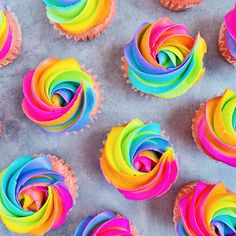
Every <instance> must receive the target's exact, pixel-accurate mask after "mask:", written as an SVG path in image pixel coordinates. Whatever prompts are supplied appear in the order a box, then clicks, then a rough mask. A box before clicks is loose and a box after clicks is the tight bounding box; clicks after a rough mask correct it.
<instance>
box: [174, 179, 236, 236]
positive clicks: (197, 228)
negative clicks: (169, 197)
mask: <svg viewBox="0 0 236 236" xmlns="http://www.w3.org/2000/svg"><path fill="white" fill-rule="evenodd" d="M235 208H236V194H234V193H233V192H231V191H230V190H228V189H227V188H226V187H225V186H224V185H223V183H221V182H219V183H217V184H208V183H204V182H198V183H195V184H188V185H186V186H184V187H183V188H182V189H181V190H180V192H179V193H178V195H177V197H176V201H175V206H174V223H175V226H176V231H177V234H178V235H179V236H192V235H196V236H231V235H236V215H235Z"/></svg>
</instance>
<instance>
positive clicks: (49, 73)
mask: <svg viewBox="0 0 236 236" xmlns="http://www.w3.org/2000/svg"><path fill="white" fill-rule="evenodd" d="M23 93H24V99H23V103H22V108H23V111H24V113H25V114H26V115H27V116H28V118H30V119H31V120H32V121H33V122H35V123H37V124H38V125H39V126H40V127H41V128H42V130H43V131H44V132H46V133H50V134H60V133H65V132H72V131H78V130H80V129H82V128H83V127H85V126H86V125H87V124H88V123H89V122H91V121H92V119H93V118H95V117H96V112H97V111H98V108H99V105H100V95H99V87H98V85H97V83H96V81H95V80H94V78H93V77H92V76H91V75H90V74H89V73H88V72H86V71H85V70H84V69H83V68H81V67H80V65H79V63H78V61H77V60H76V59H73V58H68V59H62V60H59V59H56V58H48V59H46V60H44V61H43V62H42V63H41V64H40V65H39V66H38V67H37V68H36V69H35V70H33V71H30V72H28V73H27V74H26V76H25V78H24V81H23Z"/></svg>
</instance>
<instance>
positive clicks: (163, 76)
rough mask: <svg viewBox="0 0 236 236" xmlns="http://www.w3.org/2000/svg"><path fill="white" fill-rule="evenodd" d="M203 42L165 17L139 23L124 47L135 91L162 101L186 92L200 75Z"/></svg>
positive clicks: (202, 70) (204, 48)
mask: <svg viewBox="0 0 236 236" xmlns="http://www.w3.org/2000/svg"><path fill="white" fill-rule="evenodd" d="M206 50H207V48H206V43H205V40H204V39H203V38H202V37H201V36H200V34H198V35H197V37H196V39H194V38H192V37H190V36H189V34H188V30H187V27H186V26H185V25H180V24H174V23H173V22H172V21H171V20H170V19H169V18H161V19H159V20H157V21H155V22H154V23H151V24H150V23H143V24H142V25H141V26H140V28H139V29H138V31H137V32H136V34H135V37H134V39H133V40H132V41H131V42H130V43H128V44H127V45H126V46H125V49H124V55H125V63H126V64H127V67H126V68H127V70H128V71H126V72H127V74H128V77H129V80H130V82H131V84H132V85H133V86H134V88H135V89H137V90H139V91H141V92H144V93H146V94H151V95H154V96H158V97H163V98H172V97H177V96H180V95H182V94H183V93H185V92H186V91H187V90H189V89H190V88H191V87H192V86H193V85H194V84H195V83H196V82H197V81H198V80H199V79H200V78H201V77H202V75H203V74H204V71H205V69H204V68H203V58H204V55H205V53H206Z"/></svg>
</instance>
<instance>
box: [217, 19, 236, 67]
mask: <svg viewBox="0 0 236 236" xmlns="http://www.w3.org/2000/svg"><path fill="white" fill-rule="evenodd" d="M218 48H219V51H220V53H221V55H222V57H223V58H224V59H225V60H226V61H227V62H229V63H230V64H232V65H233V66H234V67H236V58H234V57H233V55H232V54H231V52H230V51H229V50H228V48H227V45H226V26H225V23H223V24H222V25H221V27H220V33H219V39H218Z"/></svg>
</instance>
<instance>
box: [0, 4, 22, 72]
mask: <svg viewBox="0 0 236 236" xmlns="http://www.w3.org/2000/svg"><path fill="white" fill-rule="evenodd" d="M20 51H21V28H20V25H19V23H18V20H17V18H16V16H15V14H14V13H12V12H11V11H10V9H9V7H7V6H6V5H5V4H4V3H3V2H2V0H0V68H1V67H3V66H6V65H8V64H10V63H12V62H13V61H14V60H15V59H16V58H17V57H18V56H19V54H20Z"/></svg>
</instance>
